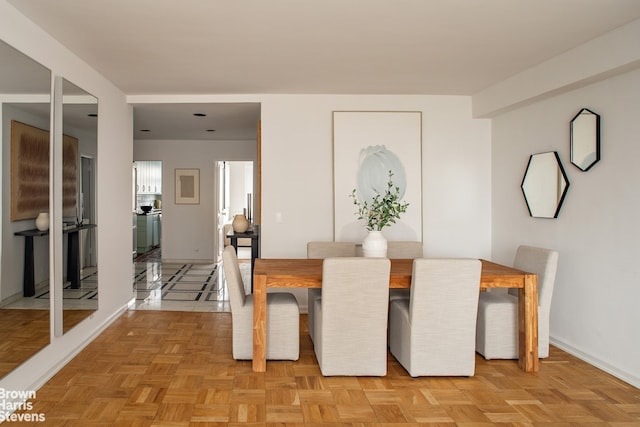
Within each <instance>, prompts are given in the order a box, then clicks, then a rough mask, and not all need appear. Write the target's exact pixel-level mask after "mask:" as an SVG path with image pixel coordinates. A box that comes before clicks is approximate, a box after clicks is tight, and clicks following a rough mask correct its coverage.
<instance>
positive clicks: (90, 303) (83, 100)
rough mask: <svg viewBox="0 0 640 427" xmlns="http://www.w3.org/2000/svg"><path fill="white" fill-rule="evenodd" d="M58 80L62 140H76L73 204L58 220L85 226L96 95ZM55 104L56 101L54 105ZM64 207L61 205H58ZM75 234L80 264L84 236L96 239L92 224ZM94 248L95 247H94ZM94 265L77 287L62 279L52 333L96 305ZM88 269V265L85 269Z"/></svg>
mask: <svg viewBox="0 0 640 427" xmlns="http://www.w3.org/2000/svg"><path fill="white" fill-rule="evenodd" d="M61 81H62V104H61V108H62V141H63V144H64V141H67V142H68V141H71V140H72V139H75V142H76V144H77V147H76V148H77V149H76V153H75V154H76V156H77V157H76V159H75V164H76V182H75V185H76V189H75V196H76V207H75V212H74V214H73V215H71V216H70V213H68V212H67V213H63V218H62V224H63V229H66V228H67V227H69V228H73V227H77V226H80V227H86V226H91V225H95V223H96V218H95V215H96V210H97V209H96V198H97V185H96V183H95V167H96V163H97V162H96V160H97V153H98V146H97V144H98V123H97V116H98V98H97V97H95V96H93V95H91V94H90V93H89V92H87V91H86V90H84V89H82V88H80V87H79V86H77V85H76V84H74V83H72V82H71V81H69V80H68V79H66V78H61ZM57 105H58V104H57V103H56V106H57ZM65 155H67V152H66V151H65V152H64V153H63V162H66V159H65ZM87 157H88V158H90V159H91V162H92V164H93V165H92V167H93V170H94V171H93V172H94V173H93V178H94V182H93V183H92V192H93V194H92V195H93V201H92V207H91V209H89V210H88V211H90V212H93V216H94V217H93V218H90V220H91V224H85V223H84V222H83V221H84V219H85V218H84V216H85V215H84V214H85V209H83V207H84V206H83V202H84V200H83V197H82V180H83V178H82V170H83V169H82V159H83V158H87ZM63 179H64V177H63ZM64 187H65V184H64V183H63V190H62V193H63V194H64ZM61 209H63V210H64V206H62V207H61ZM74 237H75V238H77V240H78V245H79V249H80V252H79V253H78V258H77V262H78V263H79V264H80V268H82V263H83V258H84V250H83V249H84V245H83V241H84V238H85V237H86V239H87V240H89V239H91V240H92V242H93V243H94V244H95V243H96V238H95V228H84V229H81V230H79V231H76V232H75V235H74ZM65 240H66V244H67V245H69V243H70V240H71V235H70V234H69V235H68V236H67V238H66V239H65ZM94 248H95V247H94ZM94 260H95V261H96V264H97V253H96V254H95V256H94ZM69 267H70V264H69V261H68V260H67V269H68V268H69ZM91 267H95V270H96V272H95V273H93V274H92V273H91V272H90V271H84V270H82V269H81V270H80V287H79V289H78V290H75V289H68V287H70V286H71V285H70V284H67V283H63V284H62V288H64V289H61V290H60V293H61V294H62V295H63V297H62V301H61V304H62V305H61V310H62V318H61V322H62V325H61V327H59V326H57V325H56V327H55V328H54V330H55V332H56V336H58V335H59V334H65V333H67V332H68V331H69V330H70V329H72V328H73V327H74V326H76V325H77V324H78V323H80V322H81V321H83V320H84V319H86V318H87V317H89V316H90V315H91V314H92V313H93V312H95V311H96V310H97V309H98V304H99V302H98V282H97V265H95V266H91ZM87 270H88V269H87ZM70 274H71V273H70V272H69V271H67V282H69V276H70ZM86 276H92V277H95V279H96V282H95V289H94V286H93V284H92V283H88V282H89V281H88V280H86ZM65 291H66V292H67V293H71V294H73V295H76V296H77V298H74V299H69V298H64V293H65Z"/></svg>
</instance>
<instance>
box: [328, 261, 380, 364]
mask: <svg viewBox="0 0 640 427" xmlns="http://www.w3.org/2000/svg"><path fill="white" fill-rule="evenodd" d="M390 271H391V261H389V260H388V259H387V258H363V257H338V258H326V259H325V260H324V261H323V267H322V314H321V318H320V319H318V325H316V326H317V329H316V337H318V336H320V339H319V340H318V343H316V354H318V358H319V360H318V361H319V363H320V366H321V369H322V372H323V374H325V375H327V374H328V373H329V374H330V375H384V374H385V373H386V366H387V317H388V308H389V274H390Z"/></svg>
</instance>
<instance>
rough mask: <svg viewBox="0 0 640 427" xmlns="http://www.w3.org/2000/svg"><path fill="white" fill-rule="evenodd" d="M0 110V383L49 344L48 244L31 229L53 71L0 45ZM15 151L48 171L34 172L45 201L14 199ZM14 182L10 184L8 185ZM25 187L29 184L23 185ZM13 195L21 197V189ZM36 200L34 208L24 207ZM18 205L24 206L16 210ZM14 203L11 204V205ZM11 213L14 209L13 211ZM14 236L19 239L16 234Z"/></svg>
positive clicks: (45, 152)
mask: <svg viewBox="0 0 640 427" xmlns="http://www.w3.org/2000/svg"><path fill="white" fill-rule="evenodd" d="M0 110H1V116H2V121H1V123H0V128H1V129H2V133H1V134H2V162H1V171H2V174H1V175H0V176H1V177H2V178H1V179H2V202H1V208H2V209H1V210H2V226H1V227H0V235H1V241H2V248H1V254H2V257H1V263H0V378H1V377H4V376H5V375H7V374H8V373H10V372H11V371H12V370H14V369H15V368H16V367H18V366H19V365H21V364H22V363H23V362H25V361H26V360H27V359H29V358H30V357H31V356H33V355H34V354H36V353H37V352H38V351H40V350H41V349H42V348H44V347H45V346H47V345H48V344H49V342H50V336H51V332H50V325H51V321H50V301H49V299H48V297H47V294H48V291H49V283H50V281H49V262H48V261H49V239H48V238H47V236H46V231H43V232H42V233H40V232H38V230H35V217H36V216H37V213H36V214H33V211H34V209H35V210H36V211H41V210H42V211H43V212H48V184H49V176H48V165H49V154H50V153H49V147H50V135H49V129H50V123H51V118H50V117H51V72H50V70H49V69H47V68H45V67H44V66H42V65H41V64H39V63H37V62H36V61H34V60H32V59H31V58H29V57H27V56H26V55H24V54H23V53H21V52H19V51H17V50H16V49H14V48H13V47H11V46H9V45H8V44H6V43H4V42H2V41H0ZM12 128H13V129H12ZM12 130H13V141H14V143H15V144H14V146H19V142H20V141H26V142H27V144H25V147H26V146H30V147H32V148H33V147H36V146H37V147H39V148H37V149H35V152H34V153H33V154H34V157H37V158H39V159H40V160H41V161H42V162H43V163H44V164H45V165H46V170H42V168H38V167H36V168H35V169H33V170H32V175H31V176H36V174H39V175H40V177H41V180H40V182H41V183H42V184H44V186H45V187H47V188H45V189H44V190H43V192H44V194H46V195H47V198H46V200H39V196H34V195H33V194H28V193H27V194H26V196H25V197H18V195H17V194H16V191H14V190H13V189H14V188H18V187H14V186H12V182H13V183H14V184H15V180H16V179H17V176H18V175H19V174H20V173H21V172H18V170H17V169H18V167H17V164H14V165H13V170H12V164H11V163H12V162H11V159H12V154H15V155H16V156H18V158H20V159H23V158H24V157H25V156H22V154H25V153H24V152H23V153H16V152H14V153H12V150H11V149H12ZM12 180H13V181H12ZM28 185H29V183H27V186H28ZM17 191H20V192H22V189H18V190H17ZM38 194H42V193H38ZM37 199H38V200H39V202H38V203H39V204H38V206H37V207H35V205H31V208H34V209H31V208H30V207H29V206H28V205H29V204H31V203H34V201H36V200H37ZM18 200H22V202H20V203H25V202H24V201H26V203H27V205H23V204H20V205H18V203H19V202H18ZM12 203H13V204H14V205H13V206H12ZM13 208H15V209H13ZM16 233H18V234H16Z"/></svg>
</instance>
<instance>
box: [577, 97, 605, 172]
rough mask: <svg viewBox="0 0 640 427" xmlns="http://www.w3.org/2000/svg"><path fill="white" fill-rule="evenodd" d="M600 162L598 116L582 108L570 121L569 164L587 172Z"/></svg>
mask: <svg viewBox="0 0 640 427" xmlns="http://www.w3.org/2000/svg"><path fill="white" fill-rule="evenodd" d="M599 160H600V115H598V114H596V113H594V112H593V111H591V110H588V109H586V108H583V109H582V110H580V112H578V114H576V116H575V117H574V118H573V119H572V120H571V163H572V164H574V165H575V166H577V167H578V169H580V170H582V171H587V170H589V169H591V167H593V165H595V164H596V163H598V161H599Z"/></svg>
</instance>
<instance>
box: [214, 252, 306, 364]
mask: <svg viewBox="0 0 640 427" xmlns="http://www.w3.org/2000/svg"><path fill="white" fill-rule="evenodd" d="M222 265H223V268H224V274H225V277H226V280H227V287H228V289H229V303H230V305H231V319H232V320H231V323H232V326H231V327H232V337H233V338H232V348H233V358H234V359H236V360H250V359H253V295H245V291H244V284H243V282H242V276H241V274H240V267H239V265H238V258H237V257H236V251H235V249H234V248H233V246H227V247H226V248H225V249H224V252H223V253H222ZM299 355H300V310H299V308H298V302H297V300H296V298H295V297H294V296H293V294H291V293H280V292H278V293H268V294H267V359H270V360H298V358H299Z"/></svg>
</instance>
